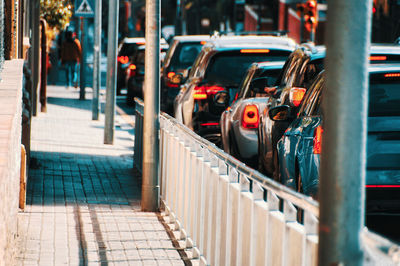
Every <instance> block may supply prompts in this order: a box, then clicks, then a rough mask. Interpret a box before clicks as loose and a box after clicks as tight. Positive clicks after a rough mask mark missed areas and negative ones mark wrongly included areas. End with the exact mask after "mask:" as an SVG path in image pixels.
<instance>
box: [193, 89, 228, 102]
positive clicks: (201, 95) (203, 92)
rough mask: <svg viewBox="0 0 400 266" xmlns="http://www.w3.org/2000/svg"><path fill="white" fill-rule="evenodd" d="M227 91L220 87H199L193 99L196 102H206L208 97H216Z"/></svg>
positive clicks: (195, 90)
mask: <svg viewBox="0 0 400 266" xmlns="http://www.w3.org/2000/svg"><path fill="white" fill-rule="evenodd" d="M224 90H225V89H224V88H222V87H219V86H199V87H196V88H195V89H194V95H193V98H194V99H195V100H205V99H207V96H208V95H214V94H216V93H217V92H220V91H224Z"/></svg>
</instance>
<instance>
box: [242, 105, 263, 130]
mask: <svg viewBox="0 0 400 266" xmlns="http://www.w3.org/2000/svg"><path fill="white" fill-rule="evenodd" d="M258 122H259V113H258V107H257V105H254V104H252V105H246V107H245V108H244V111H243V115H242V127H243V128H251V129H253V128H258Z"/></svg>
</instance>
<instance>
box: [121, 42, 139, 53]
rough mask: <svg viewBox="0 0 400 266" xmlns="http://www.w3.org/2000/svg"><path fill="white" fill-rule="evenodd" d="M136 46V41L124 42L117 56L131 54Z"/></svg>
mask: <svg viewBox="0 0 400 266" xmlns="http://www.w3.org/2000/svg"><path fill="white" fill-rule="evenodd" d="M137 46H138V45H137V43H124V44H123V45H122V47H121V50H120V51H119V53H118V56H131V55H132V54H133V53H134V52H135V49H136V47H137Z"/></svg>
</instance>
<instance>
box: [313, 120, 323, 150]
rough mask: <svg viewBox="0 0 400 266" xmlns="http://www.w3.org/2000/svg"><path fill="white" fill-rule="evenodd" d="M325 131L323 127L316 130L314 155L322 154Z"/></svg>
mask: <svg viewBox="0 0 400 266" xmlns="http://www.w3.org/2000/svg"><path fill="white" fill-rule="evenodd" d="M323 132H324V130H323V129H322V127H321V126H318V127H317V128H315V130H314V144H313V153H314V154H321V140H322V133H323Z"/></svg>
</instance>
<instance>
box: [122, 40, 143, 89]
mask: <svg viewBox="0 0 400 266" xmlns="http://www.w3.org/2000/svg"><path fill="white" fill-rule="evenodd" d="M145 43H146V39H145V38H141V37H137V38H124V39H123V40H122V42H121V43H120V44H119V46H118V54H117V95H121V89H122V88H125V87H126V74H127V70H128V67H129V65H130V64H131V59H130V58H129V57H131V56H132V55H133V54H134V53H135V51H136V49H137V47H138V46H141V45H143V44H145Z"/></svg>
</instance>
